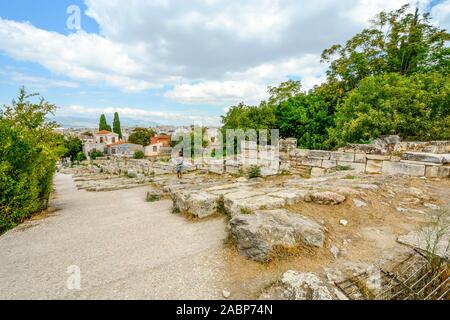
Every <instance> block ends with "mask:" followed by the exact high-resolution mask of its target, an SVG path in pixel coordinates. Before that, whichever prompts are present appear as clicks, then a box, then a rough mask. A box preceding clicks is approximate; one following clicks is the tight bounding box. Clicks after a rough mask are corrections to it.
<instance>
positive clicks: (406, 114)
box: [330, 73, 450, 145]
mask: <svg viewBox="0 0 450 320" xmlns="http://www.w3.org/2000/svg"><path fill="white" fill-rule="evenodd" d="M449 101H450V82H449V79H448V76H445V75H442V74H439V73H429V74H416V75H412V76H409V77H407V76H402V75H399V74H394V73H391V74H386V75H381V76H375V77H368V78H366V79H364V80H363V81H362V82H361V84H360V85H359V87H358V88H357V89H355V90H354V91H352V92H351V93H350V95H349V97H348V99H347V100H346V101H345V103H344V104H343V105H342V107H340V108H339V109H338V110H337V113H336V128H334V129H333V130H330V132H331V135H332V139H334V141H335V142H336V143H337V144H338V145H343V144H344V143H346V142H355V143H358V142H361V141H367V140H372V139H375V138H377V137H379V136H380V135H389V134H398V135H400V136H401V137H403V138H407V139H417V140H434V139H436V140H440V139H442V140H448V139H450V108H449Z"/></svg>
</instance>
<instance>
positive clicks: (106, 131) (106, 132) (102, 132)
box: [97, 130, 112, 134]
mask: <svg viewBox="0 0 450 320" xmlns="http://www.w3.org/2000/svg"><path fill="white" fill-rule="evenodd" d="M110 133H112V132H111V131H108V130H102V131H97V134H110Z"/></svg>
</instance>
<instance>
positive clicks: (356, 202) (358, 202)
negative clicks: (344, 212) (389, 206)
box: [353, 199, 367, 208]
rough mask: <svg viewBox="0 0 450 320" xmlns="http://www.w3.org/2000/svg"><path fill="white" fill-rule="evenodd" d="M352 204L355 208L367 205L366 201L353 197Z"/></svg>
mask: <svg viewBox="0 0 450 320" xmlns="http://www.w3.org/2000/svg"><path fill="white" fill-rule="evenodd" d="M353 204H354V205H355V207H357V208H362V207H366V206H367V203H365V202H364V201H362V200H359V199H353Z"/></svg>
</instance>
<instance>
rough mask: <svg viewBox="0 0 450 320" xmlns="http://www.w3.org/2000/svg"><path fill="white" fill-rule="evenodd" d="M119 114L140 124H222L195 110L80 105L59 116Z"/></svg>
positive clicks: (216, 119) (95, 116)
mask: <svg viewBox="0 0 450 320" xmlns="http://www.w3.org/2000/svg"><path fill="white" fill-rule="evenodd" d="M115 112H118V113H119V114H120V117H121V118H123V119H132V120H136V121H140V122H146V121H147V122H170V121H172V122H173V121H174V122H178V123H185V124H189V123H192V122H196V123H200V122H201V123H203V124H205V125H217V124H218V123H220V118H219V117H215V116H205V115H203V114H199V113H198V112H194V111H193V110H191V111H189V110H187V111H183V112H175V111H167V110H161V111H154V110H148V109H143V108H129V107H105V108H96V107H86V106H80V105H71V106H66V107H62V108H60V109H58V111H57V113H56V114H57V116H58V117H64V116H79V117H89V118H92V117H94V118H98V117H100V115H101V114H109V115H111V114H114V113H115Z"/></svg>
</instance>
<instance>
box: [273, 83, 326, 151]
mask: <svg viewBox="0 0 450 320" xmlns="http://www.w3.org/2000/svg"><path fill="white" fill-rule="evenodd" d="M275 115H276V118H277V128H279V130H280V135H281V136H282V137H286V138H287V137H294V138H296V139H297V140H298V145H299V146H301V147H303V148H307V149H327V148H328V142H327V140H328V133H327V130H328V128H329V127H331V126H332V125H333V116H332V114H330V110H329V108H328V105H327V103H326V102H325V100H324V99H323V98H322V97H321V96H320V95H317V94H314V93H313V92H311V93H309V94H303V93H302V94H298V95H297V96H295V97H292V98H290V99H289V100H287V101H285V102H283V103H281V104H280V105H279V106H278V107H277V108H276V109H275Z"/></svg>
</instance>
